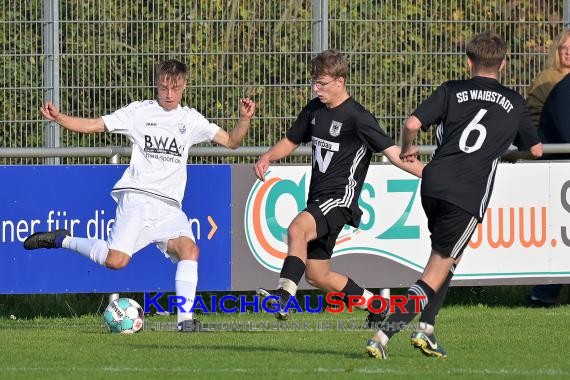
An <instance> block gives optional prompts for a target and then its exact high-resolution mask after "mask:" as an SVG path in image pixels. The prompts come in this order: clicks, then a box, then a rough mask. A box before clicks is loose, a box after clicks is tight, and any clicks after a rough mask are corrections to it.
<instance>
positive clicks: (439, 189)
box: [366, 32, 542, 358]
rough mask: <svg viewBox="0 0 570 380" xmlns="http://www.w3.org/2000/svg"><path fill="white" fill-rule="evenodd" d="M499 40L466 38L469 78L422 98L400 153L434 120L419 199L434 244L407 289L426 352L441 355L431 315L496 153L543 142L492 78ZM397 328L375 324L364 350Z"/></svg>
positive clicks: (409, 154) (379, 350) (394, 318)
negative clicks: (419, 313) (417, 299)
mask: <svg viewBox="0 0 570 380" xmlns="http://www.w3.org/2000/svg"><path fill="white" fill-rule="evenodd" d="M505 50H506V49H505V43H504V42H503V40H502V39H501V37H500V36H499V35H497V34H496V33H492V32H486V33H482V34H478V35H476V36H475V37H473V39H471V41H470V42H469V43H468V44H467V64H468V65H469V68H470V70H471V76H472V78H471V79H469V80H459V81H449V82H446V83H443V84H442V85H441V86H439V88H438V89H437V90H436V91H435V92H434V93H433V94H432V95H431V96H430V97H429V98H428V99H427V100H425V101H424V102H423V103H422V104H421V105H420V106H419V107H418V108H417V109H416V110H415V111H414V112H413V113H412V115H411V116H410V117H409V118H408V119H407V120H406V122H405V125H404V127H403V130H402V151H401V153H400V158H401V159H402V160H403V161H406V162H413V161H415V160H416V153H417V148H415V147H413V146H412V143H413V141H414V139H415V138H416V135H417V133H418V131H419V129H420V128H422V129H423V130H427V129H428V128H429V127H430V126H431V125H436V126H437V127H436V140H437V149H436V151H435V153H434V155H433V158H432V160H431V162H430V163H428V164H427V165H426V167H425V169H424V172H423V179H422V187H421V195H422V205H423V207H424V210H425V212H426V215H427V218H428V228H429V231H430V233H431V243H432V251H431V255H430V258H429V261H428V263H427V265H426V267H425V270H424V272H423V274H422V277H421V279H420V280H418V281H417V282H416V283H415V284H414V285H413V286H412V287H411V288H409V289H408V293H407V296H408V299H410V297H409V296H421V297H422V298H423V300H422V301H421V302H420V307H421V309H423V311H422V316H421V318H420V324H419V326H420V328H422V330H421V331H416V332H415V333H414V334H412V344H413V345H414V346H416V347H418V348H420V349H421V350H422V352H423V353H424V354H426V355H429V356H446V352H445V351H444V350H443V348H441V346H440V345H438V343H437V341H436V339H435V336H434V335H433V330H434V324H435V317H436V315H437V312H438V311H439V309H440V307H441V305H442V304H443V301H444V298H445V294H446V293H447V289H448V287H449V282H450V281H451V277H452V276H453V270H454V268H455V266H456V265H457V264H458V262H459V259H460V257H461V254H462V253H463V250H464V249H465V246H466V245H467V243H468V241H469V239H470V237H471V235H472V233H473V231H474V230H475V228H476V227H477V224H478V223H480V222H481V221H482V219H483V217H484V215H485V211H486V209H487V205H488V203H489V199H490V196H491V192H492V190H493V181H494V178H495V172H496V169H497V165H498V163H499V159H500V157H501V155H503V154H504V153H505V152H506V151H507V150H508V148H509V146H510V145H511V143H513V142H514V144H515V145H516V146H517V147H518V148H519V152H515V153H513V154H511V158H523V157H528V158H531V157H540V156H541V155H542V145H541V144H540V141H539V139H538V137H537V134H536V128H534V127H533V125H532V122H531V119H530V115H529V112H528V110H527V107H526V104H525V102H524V100H523V98H522V96H520V95H519V94H518V93H517V92H515V91H513V90H510V89H508V88H506V87H504V86H502V85H501V84H500V83H499V82H498V80H497V79H498V77H499V72H500V71H501V70H502V69H503V68H504V66H505ZM414 302H415V301H414V300H410V301H408V304H406V310H407V311H408V313H404V312H402V311H401V310H397V311H396V312H395V313H394V314H392V315H391V316H390V317H389V318H388V320H387V322H388V323H387V324H386V326H390V323H391V322H394V324H393V325H392V326H403V323H402V322H404V323H408V322H410V321H411V320H412V319H413V318H414V316H415V314H414V310H415V309H414ZM396 332H397V331H396V330H388V329H381V330H380V331H378V333H377V334H376V335H375V336H374V337H373V338H372V339H370V340H369V341H368V344H367V347H366V348H367V351H368V353H369V354H370V356H374V357H377V358H386V344H387V343H388V340H389V339H390V338H391V337H392V336H393V335H394V334H395V333H396Z"/></svg>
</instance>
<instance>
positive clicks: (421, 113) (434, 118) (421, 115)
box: [412, 83, 447, 131]
mask: <svg viewBox="0 0 570 380" xmlns="http://www.w3.org/2000/svg"><path fill="white" fill-rule="evenodd" d="M446 110H447V84H446V83H444V84H442V85H441V86H439V87H438V88H437V90H435V91H434V92H433V93H432V94H431V95H430V96H429V98H427V99H426V100H424V101H423V102H422V104H420V105H419V106H418V108H416V110H415V111H414V112H413V113H412V115H414V116H415V117H417V118H418V119H419V120H420V121H421V123H422V130H424V131H427V130H428V129H429V127H430V126H431V125H432V124H439V123H440V122H441V121H442V120H443V118H444V116H445V111H446Z"/></svg>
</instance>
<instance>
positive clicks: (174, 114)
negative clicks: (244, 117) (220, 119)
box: [103, 100, 220, 207]
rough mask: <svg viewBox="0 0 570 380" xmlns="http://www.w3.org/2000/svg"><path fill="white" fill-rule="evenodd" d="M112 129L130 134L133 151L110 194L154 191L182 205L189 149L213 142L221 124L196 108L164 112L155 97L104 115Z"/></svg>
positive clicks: (115, 197)
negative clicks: (203, 114)
mask: <svg viewBox="0 0 570 380" xmlns="http://www.w3.org/2000/svg"><path fill="white" fill-rule="evenodd" d="M103 121H104V122H105V126H106V128H107V130H108V131H109V132H112V133H119V134H122V135H125V136H128V137H129V139H130V140H131V142H132V144H133V153H132V155H131V162H130V165H129V167H128V169H127V170H126V171H125V173H124V174H123V176H122V177H121V179H120V180H119V181H118V182H117V183H116V184H115V186H114V187H113V190H112V192H111V195H112V196H113V198H114V199H115V200H117V198H118V197H117V195H118V194H116V193H117V192H121V191H126V190H133V191H138V192H142V193H147V194H152V195H154V196H158V197H160V198H163V199H166V200H169V201H173V202H175V203H176V204H177V205H178V206H179V207H181V206H182V198H183V197H184V189H185V188H186V162H187V160H188V149H189V148H190V147H191V146H192V145H194V144H198V143H201V142H204V141H211V140H212V139H213V138H214V136H215V135H216V133H217V132H218V130H219V129H220V127H218V126H217V125H216V124H213V123H210V122H209V121H208V120H206V118H205V117H204V116H202V115H201V114H200V113H199V112H198V111H196V110H195V109H194V108H188V107H181V106H178V108H177V109H174V110H172V111H165V110H164V109H163V108H162V107H161V106H160V105H159V104H158V102H157V101H156V100H145V101H142V102H133V103H131V104H129V105H128V106H125V107H123V108H121V109H119V110H117V111H115V112H113V113H112V114H110V115H106V116H103Z"/></svg>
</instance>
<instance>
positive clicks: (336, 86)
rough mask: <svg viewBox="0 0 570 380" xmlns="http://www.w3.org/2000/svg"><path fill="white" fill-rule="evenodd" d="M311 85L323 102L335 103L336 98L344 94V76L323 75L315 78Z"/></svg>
mask: <svg viewBox="0 0 570 380" xmlns="http://www.w3.org/2000/svg"><path fill="white" fill-rule="evenodd" d="M311 87H312V89H313V91H314V92H315V94H316V95H317V96H318V97H319V99H320V100H321V102H323V103H325V104H327V105H328V104H333V103H335V100H336V99H337V98H338V97H339V96H342V95H343V87H344V78H334V77H331V76H330V75H323V76H320V77H318V78H313V80H312V81H311Z"/></svg>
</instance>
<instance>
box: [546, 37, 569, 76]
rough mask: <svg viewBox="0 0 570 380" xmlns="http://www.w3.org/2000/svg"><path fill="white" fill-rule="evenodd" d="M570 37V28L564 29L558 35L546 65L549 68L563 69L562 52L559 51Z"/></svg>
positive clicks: (551, 47)
mask: <svg viewBox="0 0 570 380" xmlns="http://www.w3.org/2000/svg"><path fill="white" fill-rule="evenodd" d="M568 38H570V29H564V30H563V31H562V32H561V33H560V34H559V35H558V36H556V38H555V39H554V42H553V43H552V46H550V51H549V52H548V59H547V61H546V66H547V67H548V68H551V69H557V70H558V71H561V69H562V66H561V64H560V54H559V53H558V49H559V48H560V46H562V45H563V44H564V42H566V40H567V39H568Z"/></svg>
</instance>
